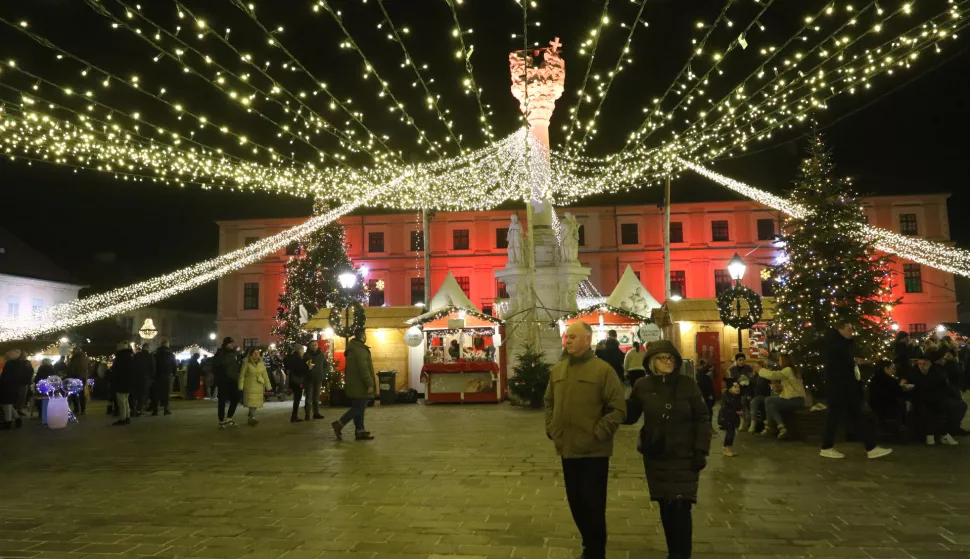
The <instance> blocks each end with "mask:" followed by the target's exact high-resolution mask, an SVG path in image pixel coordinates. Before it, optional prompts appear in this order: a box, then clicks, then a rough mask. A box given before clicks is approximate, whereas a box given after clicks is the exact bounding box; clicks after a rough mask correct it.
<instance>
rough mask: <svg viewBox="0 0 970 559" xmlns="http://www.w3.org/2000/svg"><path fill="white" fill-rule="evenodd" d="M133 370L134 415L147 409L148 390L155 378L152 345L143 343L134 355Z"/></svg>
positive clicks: (131, 387) (132, 399)
mask: <svg viewBox="0 0 970 559" xmlns="http://www.w3.org/2000/svg"><path fill="white" fill-rule="evenodd" d="M133 363H134V365H133V367H134V371H133V372H132V374H131V381H130V389H131V408H132V409H131V411H132V414H133V415H134V416H135V417H138V416H140V415H141V413H142V411H143V410H144V411H148V391H149V390H150V389H151V387H152V384H153V383H154V380H155V358H154V357H153V356H152V347H151V346H150V345H149V344H147V343H144V344H142V345H141V351H139V352H138V354H137V355H135V357H134V361H133Z"/></svg>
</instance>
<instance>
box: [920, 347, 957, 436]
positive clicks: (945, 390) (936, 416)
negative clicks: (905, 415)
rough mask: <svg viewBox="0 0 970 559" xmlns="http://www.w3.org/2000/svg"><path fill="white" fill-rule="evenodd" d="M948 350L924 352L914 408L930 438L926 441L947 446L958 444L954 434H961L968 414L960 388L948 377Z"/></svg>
mask: <svg viewBox="0 0 970 559" xmlns="http://www.w3.org/2000/svg"><path fill="white" fill-rule="evenodd" d="M945 361H946V357H945V350H937V351H936V352H934V353H931V354H924V355H922V356H921V357H920V358H919V361H918V362H917V366H918V367H919V371H920V373H921V374H920V375H919V376H918V377H916V383H915V384H916V388H915V389H914V395H913V409H914V411H915V412H916V418H917V430H918V431H920V432H921V433H922V434H923V435H924V436H925V437H926V444H928V445H933V444H936V443H937V441H939V442H941V443H943V444H944V445H949V446H956V445H957V444H958V443H957V441H956V439H955V438H953V437H954V435H957V434H960V432H961V431H962V429H961V428H960V424H961V423H962V422H963V417H964V416H965V415H966V413H967V404H966V402H964V401H963V399H962V398H961V397H960V392H959V390H958V389H956V388H954V387H953V386H950V383H949V381H948V380H947V378H946V370H945V368H944V366H943V365H944V363H945Z"/></svg>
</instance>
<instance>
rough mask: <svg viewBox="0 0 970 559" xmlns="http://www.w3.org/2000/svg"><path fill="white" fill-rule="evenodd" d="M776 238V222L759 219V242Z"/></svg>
mask: <svg viewBox="0 0 970 559" xmlns="http://www.w3.org/2000/svg"><path fill="white" fill-rule="evenodd" d="M774 238H775V220H773V219H759V220H758V240H759V241H770V240H771V239H774Z"/></svg>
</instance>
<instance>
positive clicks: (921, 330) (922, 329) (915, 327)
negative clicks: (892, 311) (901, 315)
mask: <svg viewBox="0 0 970 559" xmlns="http://www.w3.org/2000/svg"><path fill="white" fill-rule="evenodd" d="M909 333H910V334H925V333H926V323H924V322H917V323H915V324H910V325H909Z"/></svg>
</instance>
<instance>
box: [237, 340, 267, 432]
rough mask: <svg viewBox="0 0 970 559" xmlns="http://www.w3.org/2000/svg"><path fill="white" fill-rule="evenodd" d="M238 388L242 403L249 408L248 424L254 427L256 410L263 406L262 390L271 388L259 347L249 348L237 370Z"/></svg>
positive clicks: (256, 421) (257, 421)
mask: <svg viewBox="0 0 970 559" xmlns="http://www.w3.org/2000/svg"><path fill="white" fill-rule="evenodd" d="M237 387H238V388H239V390H242V396H243V405H244V406H246V407H247V408H249V426H250V427H255V426H256V424H257V423H259V420H257V419H256V410H258V409H259V408H261V407H263V392H265V391H266V390H271V389H272V388H273V385H272V384H270V382H269V374H268V373H267V372H266V364H265V363H263V354H262V352H261V351H260V350H259V348H255V347H251V348H249V353H248V354H247V355H246V358H245V359H243V364H242V369H241V370H240V371H239V384H238V385H237Z"/></svg>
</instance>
